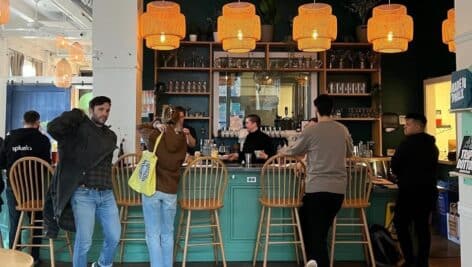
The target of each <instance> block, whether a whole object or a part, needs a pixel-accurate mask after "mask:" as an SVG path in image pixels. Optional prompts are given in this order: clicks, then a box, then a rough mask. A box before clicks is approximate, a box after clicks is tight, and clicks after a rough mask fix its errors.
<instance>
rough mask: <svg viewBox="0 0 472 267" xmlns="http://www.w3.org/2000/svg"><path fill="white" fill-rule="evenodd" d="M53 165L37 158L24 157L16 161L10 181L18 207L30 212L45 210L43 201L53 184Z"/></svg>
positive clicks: (11, 171)
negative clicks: (50, 185)
mask: <svg viewBox="0 0 472 267" xmlns="http://www.w3.org/2000/svg"><path fill="white" fill-rule="evenodd" d="M52 174H53V169H52V167H51V165H50V164H49V163H48V162H47V161H45V160H43V159H40V158H37V157H23V158H20V159H18V160H17V161H15V162H14V163H13V165H12V167H11V169H10V173H9V176H8V179H9V180H10V185H11V188H12V190H13V194H14V195H15V199H16V202H17V207H21V208H22V209H27V210H28V209H29V210H38V209H41V210H42V209H43V200H44V199H45V196H46V192H47V190H48V189H49V184H50V183H51V177H52Z"/></svg>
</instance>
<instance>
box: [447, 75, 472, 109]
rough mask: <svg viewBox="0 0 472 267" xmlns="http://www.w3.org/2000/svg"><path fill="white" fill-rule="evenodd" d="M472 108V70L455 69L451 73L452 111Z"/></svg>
mask: <svg viewBox="0 0 472 267" xmlns="http://www.w3.org/2000/svg"><path fill="white" fill-rule="evenodd" d="M461 109H472V72H471V70H470V69H463V70H459V71H455V72H453V73H452V75H451V111H454V110H461Z"/></svg>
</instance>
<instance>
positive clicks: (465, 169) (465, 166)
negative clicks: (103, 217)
mask: <svg viewBox="0 0 472 267" xmlns="http://www.w3.org/2000/svg"><path fill="white" fill-rule="evenodd" d="M456 171H457V172H460V173H465V174H472V136H464V139H463V140H462V146H461V151H460V154H459V159H458V160H457V166H456Z"/></svg>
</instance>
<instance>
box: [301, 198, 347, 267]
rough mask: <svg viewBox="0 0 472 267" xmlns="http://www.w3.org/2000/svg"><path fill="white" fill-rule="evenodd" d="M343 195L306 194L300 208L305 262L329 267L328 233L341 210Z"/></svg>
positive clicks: (319, 266)
mask: <svg viewBox="0 0 472 267" xmlns="http://www.w3.org/2000/svg"><path fill="white" fill-rule="evenodd" d="M343 200H344V195H342V194H334V193H328V192H318V193H307V194H305V196H304V197H303V206H302V207H301V208H300V216H301V221H302V222H301V223H302V233H303V240H304V242H305V251H306V255H307V260H316V262H317V263H318V267H329V255H328V243H327V238H328V231H329V228H330V227H331V225H332V224H333V220H334V217H336V214H337V213H338V211H339V210H340V209H341V206H342V204H343Z"/></svg>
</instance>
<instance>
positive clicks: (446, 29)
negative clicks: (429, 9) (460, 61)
mask: <svg viewBox="0 0 472 267" xmlns="http://www.w3.org/2000/svg"><path fill="white" fill-rule="evenodd" d="M455 36H456V12H455V11H454V8H451V9H449V10H448V11H447V19H446V20H444V21H443V23H442V41H443V43H445V44H447V46H448V47H449V52H454V53H455V52H456V42H455V41H454V38H455Z"/></svg>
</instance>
